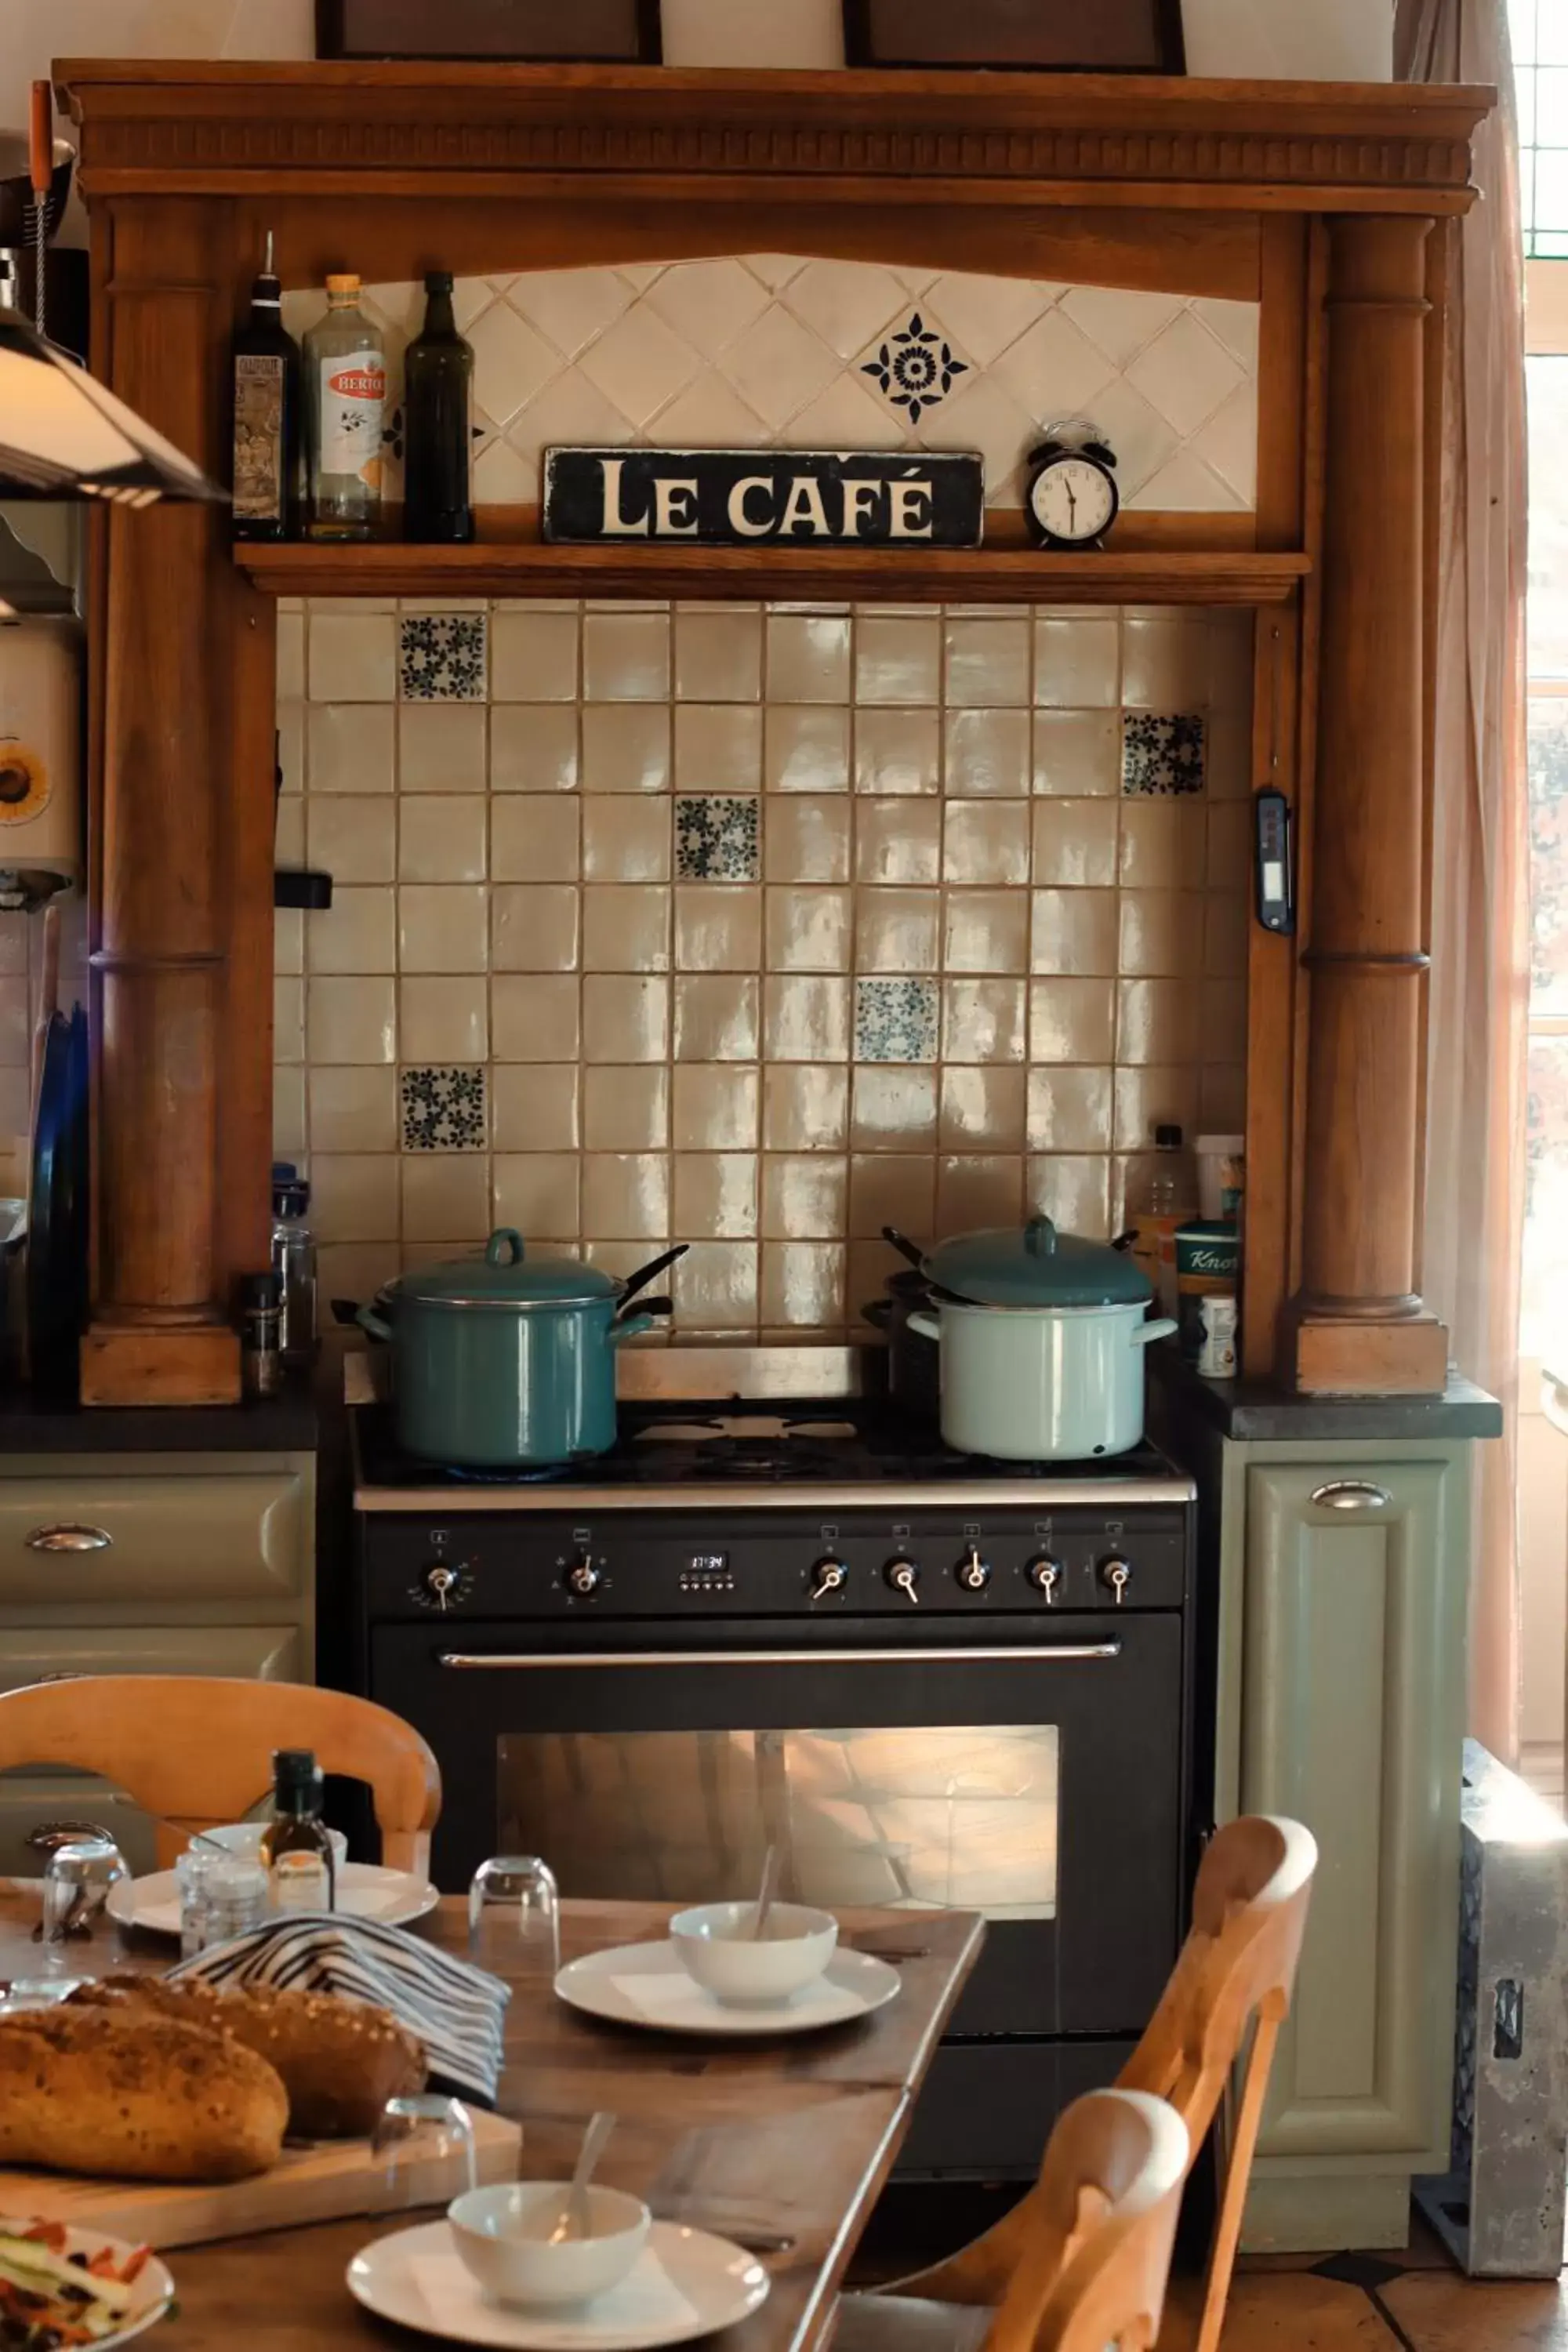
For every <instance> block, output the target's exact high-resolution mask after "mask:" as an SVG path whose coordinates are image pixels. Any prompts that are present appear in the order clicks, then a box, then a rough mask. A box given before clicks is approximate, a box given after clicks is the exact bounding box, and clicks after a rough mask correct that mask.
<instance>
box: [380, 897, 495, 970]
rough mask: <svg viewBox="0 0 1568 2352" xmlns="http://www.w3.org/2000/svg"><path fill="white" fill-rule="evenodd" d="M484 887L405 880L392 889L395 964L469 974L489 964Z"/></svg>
mask: <svg viewBox="0 0 1568 2352" xmlns="http://www.w3.org/2000/svg"><path fill="white" fill-rule="evenodd" d="M485 896H486V894H485V891H484V889H483V888H482V887H481V886H480V885H479V884H478V883H468V884H450V883H433V884H432V883H406V882H405V884H404V885H403V887H402V888H401V889H400V890H399V891H398V893H397V966H398V970H399V971H405V972H411V971H412V972H426V971H429V972H475V971H485V970H486V968H487V966H488V964H489V953H488V950H489V937H488V933H487V929H486V915H487V912H488V909H487V908H486V905H485Z"/></svg>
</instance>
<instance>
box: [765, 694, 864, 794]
mask: <svg viewBox="0 0 1568 2352" xmlns="http://www.w3.org/2000/svg"><path fill="white" fill-rule="evenodd" d="M763 782H765V783H766V785H767V788H768V790H769V791H770V792H773V793H844V792H847V791H848V789H849V713H848V711H847V710H838V709H820V710H814V709H810V708H809V707H808V706H805V705H801V704H793V703H781V704H771V705H770V706H769V708H768V709H767V711H766V713H765V714H764V722H763Z"/></svg>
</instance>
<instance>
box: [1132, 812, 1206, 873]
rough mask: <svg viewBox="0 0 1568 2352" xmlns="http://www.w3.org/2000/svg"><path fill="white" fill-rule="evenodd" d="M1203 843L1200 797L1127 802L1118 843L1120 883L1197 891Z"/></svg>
mask: <svg viewBox="0 0 1568 2352" xmlns="http://www.w3.org/2000/svg"><path fill="white" fill-rule="evenodd" d="M1206 847H1207V844H1206V835H1205V814H1204V806H1203V803H1202V802H1201V801H1200V800H1196V799H1194V800H1187V799H1180V800H1143V801H1129V802H1128V803H1126V804H1125V805H1124V806H1123V808H1122V811H1121V839H1120V846H1119V861H1118V862H1119V872H1120V877H1121V885H1122V887H1123V888H1124V889H1126V888H1131V889H1139V890H1189V889H1202V887H1203V884H1204V870H1205V856H1206Z"/></svg>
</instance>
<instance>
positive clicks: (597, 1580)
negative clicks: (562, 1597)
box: [566, 1551, 605, 1601]
mask: <svg viewBox="0 0 1568 2352" xmlns="http://www.w3.org/2000/svg"><path fill="white" fill-rule="evenodd" d="M604 1580H605V1571H604V1570H603V1569H602V1568H601V1567H600V1566H599V1563H598V1561H597V1560H596V1559H591V1558H590V1557H589V1555H588V1553H586V1552H585V1551H584V1552H579V1553H578V1555H577V1557H576V1559H574V1561H573V1562H572V1565H571V1567H570V1568H569V1569H568V1570H567V1571H566V1590H567V1591H568V1592H571V1593H574V1594H575V1596H576V1597H577V1599H578V1600H579V1601H585V1600H586V1599H587V1597H588V1595H589V1593H590V1592H597V1591H598V1589H599V1587H600V1585H601V1584H602V1583H603V1582H604Z"/></svg>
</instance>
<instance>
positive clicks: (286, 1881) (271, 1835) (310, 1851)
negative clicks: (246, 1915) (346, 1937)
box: [261, 1748, 337, 1911]
mask: <svg viewBox="0 0 1568 2352" xmlns="http://www.w3.org/2000/svg"><path fill="white" fill-rule="evenodd" d="M261 1859H262V1861H263V1863H264V1864H266V1867H267V1875H268V1881H269V1883H270V1885H271V1889H272V1908H273V1909H274V1910H275V1911H331V1910H332V1909H333V1908H334V1907H335V1905H336V1901H337V1867H336V1863H335V1860H334V1857H333V1853H332V1841H331V1837H330V1836H329V1835H328V1832H327V1826H326V1823H325V1822H323V1821H322V1819H321V1766H320V1765H319V1764H318V1763H317V1761H316V1759H315V1757H314V1755H313V1754H312V1753H311V1751H310V1748H279V1750H278V1752H277V1754H276V1755H275V1756H274V1757H273V1759H272V1819H271V1820H270V1821H269V1822H268V1824H267V1827H266V1829H265V1830H264V1831H263V1832H262V1835H261Z"/></svg>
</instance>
